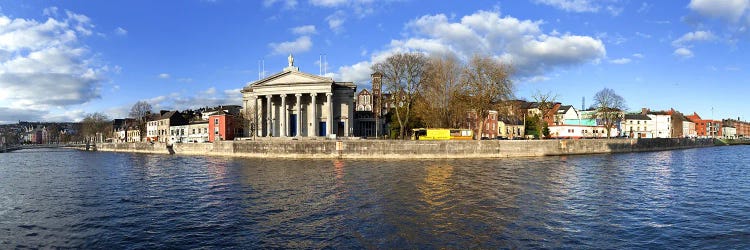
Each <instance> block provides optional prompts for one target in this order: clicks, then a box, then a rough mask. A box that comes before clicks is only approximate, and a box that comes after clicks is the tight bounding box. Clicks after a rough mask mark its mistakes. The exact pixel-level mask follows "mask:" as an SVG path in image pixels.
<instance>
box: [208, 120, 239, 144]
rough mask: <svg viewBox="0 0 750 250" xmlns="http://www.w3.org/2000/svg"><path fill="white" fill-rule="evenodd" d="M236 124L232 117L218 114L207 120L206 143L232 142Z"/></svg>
mask: <svg viewBox="0 0 750 250" xmlns="http://www.w3.org/2000/svg"><path fill="white" fill-rule="evenodd" d="M237 125H239V123H237V122H236V121H235V119H234V116H233V115H229V114H225V113H219V114H215V115H211V116H209V118H208V141H209V142H214V141H225V140H234V136H235V134H236V131H235V130H236V129H237V127H238V126H237Z"/></svg>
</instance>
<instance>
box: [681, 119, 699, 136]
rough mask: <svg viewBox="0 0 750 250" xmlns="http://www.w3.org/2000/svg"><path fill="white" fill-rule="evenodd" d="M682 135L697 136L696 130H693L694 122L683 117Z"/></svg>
mask: <svg viewBox="0 0 750 250" xmlns="http://www.w3.org/2000/svg"><path fill="white" fill-rule="evenodd" d="M682 136H683V137H690V138H695V137H698V132H697V131H696V130H695V123H694V122H691V121H688V120H687V119H685V120H684V121H682Z"/></svg>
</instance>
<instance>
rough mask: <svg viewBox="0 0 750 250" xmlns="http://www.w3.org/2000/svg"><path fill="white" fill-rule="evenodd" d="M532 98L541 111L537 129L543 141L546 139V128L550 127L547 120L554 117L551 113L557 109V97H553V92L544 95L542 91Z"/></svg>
mask: <svg viewBox="0 0 750 250" xmlns="http://www.w3.org/2000/svg"><path fill="white" fill-rule="evenodd" d="M532 98H534V101H535V102H536V104H537V109H539V114H537V115H538V118H539V119H538V120H537V122H538V124H536V129H537V132H538V133H539V139H542V138H543V137H544V128H545V127H547V126H548V125H549V124H547V119H549V118H550V116H551V115H553V114H550V111H552V110H553V109H554V108H555V105H556V99H557V95H553V94H552V93H551V92H546V93H542V92H541V91H537V92H536V93H534V95H533V96H532Z"/></svg>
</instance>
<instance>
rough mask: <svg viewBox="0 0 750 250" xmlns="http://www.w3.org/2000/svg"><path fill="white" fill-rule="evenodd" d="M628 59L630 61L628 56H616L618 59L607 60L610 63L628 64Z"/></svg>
mask: <svg viewBox="0 0 750 250" xmlns="http://www.w3.org/2000/svg"><path fill="white" fill-rule="evenodd" d="M630 61H631V60H630V58H618V59H613V60H610V61H609V62H610V63H612V64H628V63H630Z"/></svg>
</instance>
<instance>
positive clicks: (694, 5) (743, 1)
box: [688, 0, 750, 22]
mask: <svg viewBox="0 0 750 250" xmlns="http://www.w3.org/2000/svg"><path fill="white" fill-rule="evenodd" d="M688 8H690V9H691V10H693V11H695V12H697V13H699V14H701V15H703V16H707V17H711V18H719V19H724V20H726V21H730V22H737V21H739V20H740V18H741V17H742V16H743V15H746V14H747V13H746V12H747V11H748V10H749V9H750V0H691V1H690V4H688Z"/></svg>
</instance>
